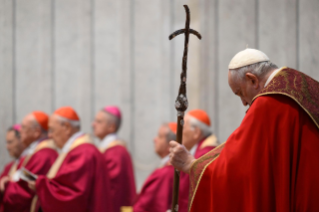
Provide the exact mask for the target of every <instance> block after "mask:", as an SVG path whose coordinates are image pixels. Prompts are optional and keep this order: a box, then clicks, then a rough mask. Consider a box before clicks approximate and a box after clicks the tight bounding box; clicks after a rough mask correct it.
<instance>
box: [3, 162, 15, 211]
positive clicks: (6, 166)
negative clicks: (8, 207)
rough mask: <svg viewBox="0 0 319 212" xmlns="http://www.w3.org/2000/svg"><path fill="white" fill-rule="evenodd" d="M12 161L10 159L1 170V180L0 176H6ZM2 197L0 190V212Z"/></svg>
mask: <svg viewBox="0 0 319 212" xmlns="http://www.w3.org/2000/svg"><path fill="white" fill-rule="evenodd" d="M14 162H15V161H11V162H9V163H8V164H6V165H5V167H4V169H3V171H2V173H1V175H0V180H1V178H3V177H5V176H8V174H9V171H10V169H11V167H12V165H13V164H14ZM2 198H3V194H2V192H0V212H2V211H3V205H2Z"/></svg>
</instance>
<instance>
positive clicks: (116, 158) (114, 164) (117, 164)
mask: <svg viewBox="0 0 319 212" xmlns="http://www.w3.org/2000/svg"><path fill="white" fill-rule="evenodd" d="M103 157H104V159H105V165H104V169H106V170H107V171H108V173H109V177H110V181H111V191H112V197H113V205H114V211H116V212H119V211H120V207H121V206H132V205H133V201H134V199H135V197H136V189H135V179H134V171H133V164H132V160H131V157H130V154H129V153H128V151H127V149H126V148H125V147H124V146H122V145H116V146H113V147H111V148H109V149H107V150H106V151H105V152H104V154H103Z"/></svg>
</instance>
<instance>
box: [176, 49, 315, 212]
mask: <svg viewBox="0 0 319 212" xmlns="http://www.w3.org/2000/svg"><path fill="white" fill-rule="evenodd" d="M228 83H229V86H230V88H231V89H232V91H233V92H234V94H235V95H237V96H239V97H240V99H241V101H242V103H243V105H245V106H246V105H249V106H250V107H249V109H248V111H247V113H246V115H245V117H244V119H243V121H242V122H241V125H240V126H239V127H238V128H237V129H236V130H235V131H234V132H233V133H232V134H231V135H230V137H229V138H228V139H227V141H226V143H224V144H222V145H220V146H218V147H217V148H215V149H213V150H212V151H211V152H209V153H208V154H206V155H205V156H203V157H201V158H200V159H198V160H195V159H194V157H193V156H192V155H191V154H190V153H189V152H188V151H187V150H186V149H185V148H184V147H183V146H181V145H179V144H178V143H176V142H174V141H172V142H171V143H170V146H171V148H170V151H171V156H172V158H171V162H172V164H173V165H174V166H175V167H176V168H177V169H179V170H182V171H184V172H189V173H190V177H191V191H192V199H191V202H190V206H189V208H190V211H191V212H195V211H207V212H213V211H214V212H215V211H239V212H244V211H245V212H252V211H260V212H263V211H265V212H266V211H287V212H288V211H319V201H318V199H319V183H318V182H319V169H318V167H319V157H318V155H319V129H318V127H319V94H318V90H319V83H318V82H317V81H315V80H314V79H312V78H311V77H309V76H307V75H305V74H303V73H302V72H299V71H297V70H294V69H291V68H287V67H283V68H278V67H277V66H276V65H275V64H273V63H272V62H271V61H270V60H269V58H268V57H267V56H266V55H265V54H264V53H263V52H261V51H259V50H255V49H246V50H244V51H241V52H239V53H238V54H236V55H235V56H234V58H233V59H232V60H231V62H230V64H229V71H228Z"/></svg>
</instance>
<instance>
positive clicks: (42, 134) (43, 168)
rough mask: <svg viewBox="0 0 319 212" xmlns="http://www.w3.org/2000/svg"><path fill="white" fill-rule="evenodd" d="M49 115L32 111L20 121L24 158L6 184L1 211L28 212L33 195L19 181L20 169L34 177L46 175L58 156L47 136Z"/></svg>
mask: <svg viewBox="0 0 319 212" xmlns="http://www.w3.org/2000/svg"><path fill="white" fill-rule="evenodd" d="M47 131H48V115H47V114H45V113H44V112H41V111H34V112H32V113H30V114H28V115H27V116H26V117H24V119H23V120H22V124H21V141H22V142H23V144H24V145H25V146H26V149H25V151H26V156H25V157H23V158H22V159H21V160H20V162H19V164H18V166H17V168H18V170H17V171H16V172H15V173H14V174H13V176H12V178H11V180H10V181H9V182H8V183H7V185H6V187H5V191H4V194H3V208H4V211H11V212H15V211H17V212H18V211H19V212H24V211H25V212H27V211H28V212H29V211H30V205H31V201H32V199H33V196H34V195H35V193H34V191H32V190H31V189H30V188H29V187H28V184H27V183H26V182H25V181H23V180H21V179H20V174H21V172H22V171H21V168H22V167H23V168H25V169H27V170H29V171H30V172H32V173H35V174H46V173H47V172H48V171H49V169H50V167H51V165H52V164H53V163H54V161H55V159H56V158H57V156H58V153H57V151H56V146H55V145H54V143H53V141H52V140H50V139H48V137H47Z"/></svg>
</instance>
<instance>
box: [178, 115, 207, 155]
mask: <svg viewBox="0 0 319 212" xmlns="http://www.w3.org/2000/svg"><path fill="white" fill-rule="evenodd" d="M211 134H212V132H211V130H210V119H209V117H208V115H207V113H206V112H205V111H203V110H191V111H189V112H188V113H187V114H186V115H185V124H184V130H183V145H184V146H185V147H186V149H188V150H190V149H191V148H192V147H193V146H194V145H196V144H197V143H198V142H200V141H201V140H202V139H204V138H206V137H208V136H210V135H211Z"/></svg>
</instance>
